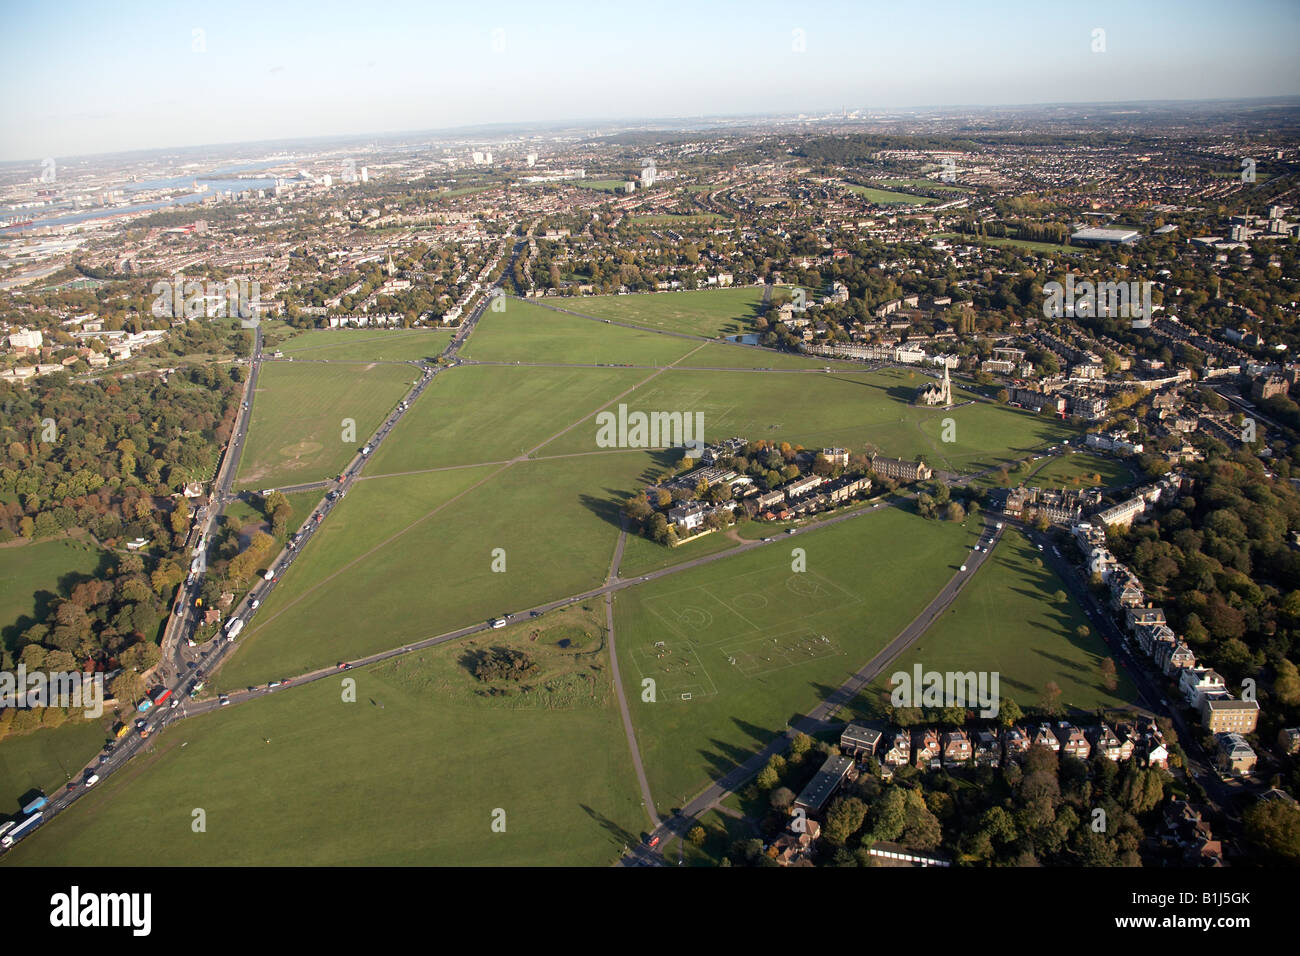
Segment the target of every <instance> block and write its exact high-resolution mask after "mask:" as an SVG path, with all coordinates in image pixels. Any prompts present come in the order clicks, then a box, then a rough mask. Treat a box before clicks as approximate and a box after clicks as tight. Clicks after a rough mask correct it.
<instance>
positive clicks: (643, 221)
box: [628, 212, 731, 226]
mask: <svg viewBox="0 0 1300 956" xmlns="http://www.w3.org/2000/svg"><path fill="white" fill-rule="evenodd" d="M730 221H731V220H729V219H728V218H727V217H726V216H720V215H718V214H717V213H716V212H701V213H690V214H689V215H686V214H679V213H669V214H667V215H663V216H632V217H629V219H628V224H629V225H632V226H693V225H700V224H712V223H719V222H730Z"/></svg>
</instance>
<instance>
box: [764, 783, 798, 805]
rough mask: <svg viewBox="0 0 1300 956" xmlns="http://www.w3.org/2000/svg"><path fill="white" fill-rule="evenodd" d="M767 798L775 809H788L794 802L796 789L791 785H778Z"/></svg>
mask: <svg viewBox="0 0 1300 956" xmlns="http://www.w3.org/2000/svg"><path fill="white" fill-rule="evenodd" d="M767 799H768V801H769V802H770V803H771V804H772V808H773V809H774V810H788V809H789V808H790V805H791V804H793V803H794V791H793V790H791V789H790V788H789V787H777V788H776V789H775V790H773V791H772V793H771V794H770V795H769V796H768V798H767Z"/></svg>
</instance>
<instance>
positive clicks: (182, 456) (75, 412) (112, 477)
mask: <svg viewBox="0 0 1300 956" xmlns="http://www.w3.org/2000/svg"><path fill="white" fill-rule="evenodd" d="M242 376H243V371H242V369H238V368H234V369H220V368H215V367H212V366H204V367H190V368H183V369H178V370H177V371H176V373H175V374H173V375H171V376H170V377H169V378H168V380H167V381H166V382H163V381H161V380H160V379H159V378H157V377H153V376H141V377H138V378H133V379H102V380H99V381H95V382H88V383H83V384H76V383H72V382H71V381H69V380H68V379H67V377H66V376H65V375H55V376H51V377H50V381H48V383H43V384H42V386H41V387H40V388H39V389H37V390H33V391H31V392H27V391H24V390H22V389H19V388H16V387H11V386H0V404H3V406H4V407H5V409H6V415H5V416H4V420H3V423H0V494H3V495H4V496H5V498H6V499H7V500H6V502H5V503H4V504H0V541H9V540H12V539H13V538H14V537H23V538H33V537H36V538H39V537H45V536H49V535H53V534H56V533H58V532H60V531H65V530H67V529H69V528H74V527H80V528H85V529H87V530H89V531H90V532H92V533H93V534H94V535H95V536H96V537H97V538H99V539H100V540H111V539H117V538H121V537H134V536H143V537H147V538H151V539H154V540H158V541H161V542H163V543H164V545H168V544H177V543H179V541H183V539H184V531H185V529H186V528H187V527H188V515H182V516H180V517H179V518H178V517H177V516H176V515H173V514H171V509H172V505H171V503H170V501H168V500H167V499H168V498H169V496H171V495H173V494H176V493H177V492H179V491H181V490H182V489H183V488H184V486H185V484H186V483H187V482H189V481H193V480H196V479H207V478H210V477H211V475H212V474H213V472H214V471H215V470H216V463H217V459H218V455H219V446H220V444H221V443H222V442H223V441H224V440H225V439H226V438H227V437H228V436H229V434H230V428H231V425H232V423H233V417H234V409H235V407H236V405H237V403H238V395H239V393H240V388H241V384H242Z"/></svg>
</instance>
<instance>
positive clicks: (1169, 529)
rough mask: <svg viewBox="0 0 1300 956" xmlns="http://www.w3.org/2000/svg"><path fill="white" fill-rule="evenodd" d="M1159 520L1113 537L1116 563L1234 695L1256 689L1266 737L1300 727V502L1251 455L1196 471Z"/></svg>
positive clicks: (1195, 468) (1191, 469) (1212, 462)
mask: <svg viewBox="0 0 1300 956" xmlns="http://www.w3.org/2000/svg"><path fill="white" fill-rule="evenodd" d="M1188 473H1189V476H1190V477H1191V478H1192V482H1193V483H1192V484H1191V485H1190V486H1184V488H1183V491H1182V494H1181V495H1180V496H1178V497H1176V498H1174V499H1173V500H1172V501H1170V502H1169V503H1168V507H1167V508H1166V509H1165V510H1164V511H1163V512H1162V513H1161V514H1160V515H1159V516H1158V517H1157V518H1156V519H1155V520H1153V521H1149V522H1142V523H1139V524H1136V525H1134V526H1133V527H1132V528H1131V529H1129V530H1128V531H1127V532H1116V531H1112V532H1111V534H1110V538H1111V547H1112V550H1113V551H1114V553H1115V554H1116V556H1117V557H1118V558H1119V559H1120V560H1121V561H1123V562H1124V563H1125V564H1127V565H1128V566H1129V567H1130V568H1132V570H1133V571H1134V573H1136V574H1137V575H1138V577H1139V578H1140V579H1141V580H1142V582H1143V585H1144V586H1145V588H1146V590H1147V593H1148V596H1149V597H1150V598H1152V599H1153V600H1154V601H1155V602H1156V603H1157V604H1159V605H1161V606H1163V607H1164V609H1165V613H1166V615H1167V617H1168V618H1169V620H1170V625H1171V626H1172V627H1173V628H1174V630H1175V632H1176V633H1178V634H1179V635H1180V636H1181V637H1182V638H1183V639H1184V640H1186V641H1187V643H1188V644H1189V645H1190V646H1191V648H1192V650H1193V651H1195V653H1196V655H1197V659H1198V661H1200V662H1202V663H1204V664H1205V665H1207V666H1212V667H1214V668H1215V670H1217V671H1218V672H1219V673H1220V674H1222V675H1223V677H1224V679H1225V681H1227V683H1228V685H1229V686H1230V687H1232V688H1234V689H1235V688H1239V687H1240V686H1241V682H1242V681H1243V680H1245V679H1247V678H1250V679H1253V680H1255V681H1256V685H1257V691H1256V693H1257V696H1258V699H1259V700H1260V706H1261V711H1262V713H1261V719H1260V731H1259V732H1260V734H1261V735H1262V736H1265V737H1269V736H1271V735H1274V734H1276V731H1277V729H1278V728H1280V727H1290V726H1294V725H1295V724H1296V722H1297V721H1298V720H1300V672H1298V671H1297V667H1296V663H1297V657H1298V656H1300V552H1297V551H1296V550H1295V549H1294V548H1293V547H1292V546H1291V542H1292V535H1293V534H1294V533H1295V532H1296V531H1300V495H1298V494H1297V493H1296V492H1295V491H1294V490H1293V489H1292V488H1291V487H1290V485H1289V484H1287V483H1285V482H1282V481H1274V480H1271V479H1270V478H1269V477H1268V476H1267V475H1266V474H1265V473H1264V468H1263V466H1262V465H1261V463H1260V462H1259V460H1258V459H1257V458H1254V457H1253V456H1251V455H1249V454H1248V453H1245V452H1244V451H1243V452H1242V453H1240V454H1238V455H1236V456H1234V457H1232V458H1216V459H1212V460H1210V461H1209V462H1204V463H1198V464H1196V465H1193V466H1191V467H1189V468H1188Z"/></svg>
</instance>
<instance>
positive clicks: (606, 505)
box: [578, 488, 632, 531]
mask: <svg viewBox="0 0 1300 956" xmlns="http://www.w3.org/2000/svg"><path fill="white" fill-rule="evenodd" d="M631 496H632V492H630V491H618V490H615V489H613V488H606V489H605V496H604V497H597V496H595V495H587V494H583V495H579V496H578V500H579V501H580V502H581V503H582V506H583V507H584V508H586V509H587V510H588V511H590V512H591V513H592V514H594V515H595V516H596V517H597V518H599V519H600V520H602V521H604V522H605V523H606V524H608V525H612V526H613V527H614V528H616V529H618V530H620V531H621V530H622V529H623V518H622V515H623V508H622V503H623V502H624V501H626V500H627V499H628V498H630V497H631Z"/></svg>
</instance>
